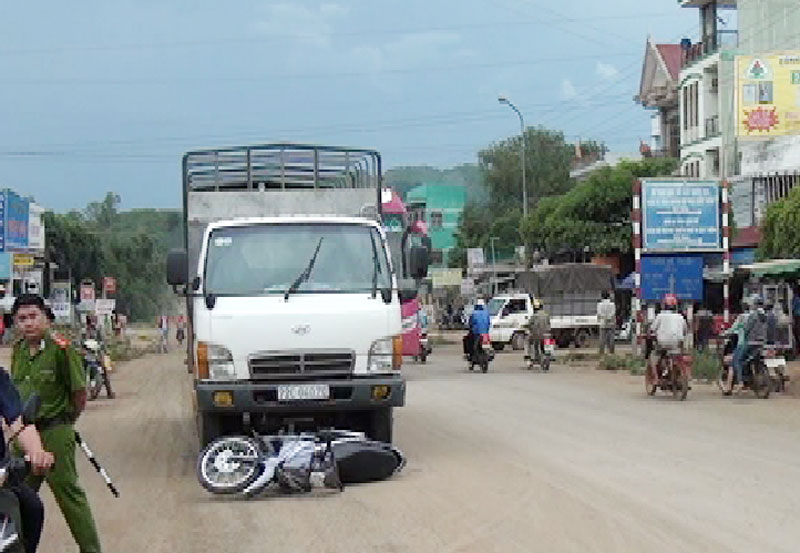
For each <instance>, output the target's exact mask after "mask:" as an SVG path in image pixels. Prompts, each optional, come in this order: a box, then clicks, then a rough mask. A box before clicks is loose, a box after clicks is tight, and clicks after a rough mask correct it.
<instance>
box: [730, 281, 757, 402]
mask: <svg viewBox="0 0 800 553" xmlns="http://www.w3.org/2000/svg"><path fill="white" fill-rule="evenodd" d="M750 309H751V310H750V312H749V313H748V314H746V315H744V314H743V315H744V316H743V317H742V321H741V330H740V332H739V341H738V342H737V344H736V349H735V350H734V352H733V371H728V394H731V393H733V392H734V389H733V375H734V374H736V379H737V382H738V383H739V386H738V390H736V391H738V392H741V391H742V389H744V382H743V375H744V366H745V364H746V363H747V360H748V359H749V358H750V356H751V355H752V354H753V353H754V352H755V351H756V350H757V349H758V348H760V347H761V346H763V345H764V342H765V340H766V338H767V314H766V312H765V311H764V300H763V299H761V296H758V295H753V296H751V298H750ZM738 322H740V321H739V320H737V323H738Z"/></svg>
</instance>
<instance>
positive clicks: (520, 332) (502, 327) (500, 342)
mask: <svg viewBox="0 0 800 553" xmlns="http://www.w3.org/2000/svg"><path fill="white" fill-rule="evenodd" d="M487 307H488V309H489V316H490V317H491V320H492V328H491V330H490V331H489V339H490V340H491V342H492V347H493V348H494V349H496V350H498V351H501V350H503V348H505V347H506V346H508V345H510V346H511V347H512V348H513V349H515V350H522V349H524V348H525V342H526V338H525V332H526V329H527V328H528V323H529V322H530V320H531V316H532V315H533V301H532V299H531V296H530V295H529V294H523V293H517V294H506V295H502V296H495V297H493V298H492V299H491V300H489V305H488V306H487Z"/></svg>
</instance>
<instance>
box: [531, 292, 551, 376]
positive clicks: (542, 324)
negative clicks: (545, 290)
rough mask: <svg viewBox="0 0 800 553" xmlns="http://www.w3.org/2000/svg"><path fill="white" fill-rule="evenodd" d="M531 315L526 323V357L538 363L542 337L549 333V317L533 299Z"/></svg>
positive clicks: (538, 302) (539, 303) (540, 304)
mask: <svg viewBox="0 0 800 553" xmlns="http://www.w3.org/2000/svg"><path fill="white" fill-rule="evenodd" d="M532 303H533V315H532V316H531V318H530V321H528V357H529V358H530V359H533V360H534V361H536V362H539V361H540V360H541V358H542V354H543V353H544V348H543V340H544V335H545V334H547V333H548V332H550V315H549V314H548V313H547V311H545V310H544V309H543V307H542V302H541V301H539V300H538V299H536V298H534V299H533V302H532Z"/></svg>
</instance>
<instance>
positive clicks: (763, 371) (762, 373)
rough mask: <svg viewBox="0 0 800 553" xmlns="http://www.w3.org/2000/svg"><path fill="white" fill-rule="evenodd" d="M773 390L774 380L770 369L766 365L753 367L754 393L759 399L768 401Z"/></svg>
mask: <svg viewBox="0 0 800 553" xmlns="http://www.w3.org/2000/svg"><path fill="white" fill-rule="evenodd" d="M771 389H772V378H771V377H770V375H769V369H767V368H766V367H765V366H764V365H756V366H754V367H753V391H754V392H755V393H756V397H757V398H758V399H767V398H768V397H769V393H770V391H771Z"/></svg>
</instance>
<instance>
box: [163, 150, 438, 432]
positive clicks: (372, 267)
mask: <svg viewBox="0 0 800 553" xmlns="http://www.w3.org/2000/svg"><path fill="white" fill-rule="evenodd" d="M381 192H382V191H381V159H380V155H379V154H378V153H377V152H375V151H371V150H357V149H348V148H338V147H324V146H313V145H297V144H268V145H260V146H246V147H238V148H226V149H218V150H207V151H194V152H189V153H187V154H185V156H184V158H183V208H184V222H185V241H184V246H185V248H184V249H182V250H176V251H173V252H170V254H169V257H168V259H167V281H168V283H169V284H170V285H172V286H173V287H174V289H175V290H176V291H177V292H178V293H181V294H185V295H186V298H187V312H188V321H189V324H188V332H187V343H188V350H187V359H188V365H189V370H190V372H192V373H193V374H194V394H193V396H194V397H193V399H194V406H195V414H196V419H197V428H198V434H199V438H200V443H201V447H202V446H203V445H205V444H207V443H208V442H209V441H211V440H213V439H214V438H216V437H218V436H220V435H227V434H232V433H241V432H243V431H247V430H248V429H249V428H257V429H259V430H263V431H279V430H281V429H287V428H288V429H296V430H301V429H306V427H307V428H308V429H313V428H318V427H320V426H327V427H331V426H336V427H339V428H349V429H357V430H362V431H365V432H367V433H368V434H369V435H370V436H371V437H372V438H374V439H378V440H383V441H387V442H388V441H391V439H392V420H393V416H392V414H393V408H394V407H399V406H402V405H403V404H404V402H405V381H404V380H403V378H402V376H401V372H400V369H401V364H402V334H401V333H402V328H401V318H400V302H401V301H402V300H405V299H407V298H412V297H414V296H415V295H416V285H417V283H418V280H419V279H420V278H424V277H425V276H426V274H427V266H428V252H427V250H426V249H424V248H420V247H410V246H409V247H408V250H409V251H407V252H403V253H404V255H403V256H401V258H402V260H403V263H402V264H403V265H404V267H393V266H392V263H391V259H392V257H391V256H390V250H389V245H388V243H387V238H386V234H385V233H384V230H383V228H382V225H381ZM406 262H407V263H406ZM406 265H407V266H406ZM398 272H400V273H399V274H398ZM403 273H405V274H403ZM406 276H408V277H409V278H405V277H406ZM415 279H416V280H415Z"/></svg>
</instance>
